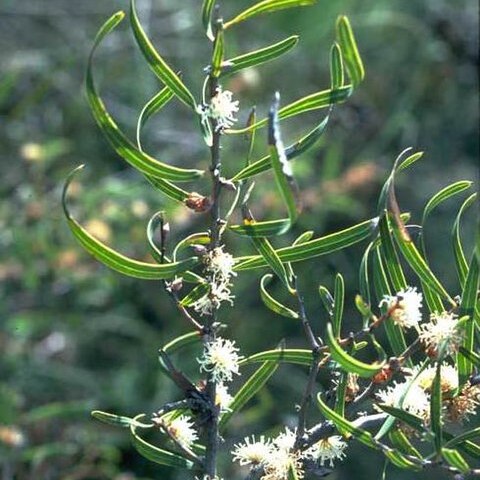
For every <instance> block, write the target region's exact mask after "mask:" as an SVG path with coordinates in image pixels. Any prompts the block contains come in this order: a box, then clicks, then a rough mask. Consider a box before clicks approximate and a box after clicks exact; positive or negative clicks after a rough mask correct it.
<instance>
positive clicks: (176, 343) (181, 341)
mask: <svg viewBox="0 0 480 480" xmlns="http://www.w3.org/2000/svg"><path fill="white" fill-rule="evenodd" d="M201 340H202V336H201V334H200V333H199V332H196V331H195V332H190V333H186V334H185V335H181V336H180V337H177V338H175V339H173V340H172V341H170V342H168V343H166V344H165V345H164V346H163V347H162V350H163V351H164V352H165V353H168V354H169V355H170V354H172V353H174V352H176V351H178V350H181V349H182V348H184V347H186V346H187V345H191V344H193V343H196V342H200V341H201Z"/></svg>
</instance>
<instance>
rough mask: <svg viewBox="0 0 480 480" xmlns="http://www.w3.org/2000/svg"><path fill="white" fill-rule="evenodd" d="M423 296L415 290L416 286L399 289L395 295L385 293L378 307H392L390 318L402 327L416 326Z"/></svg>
mask: <svg viewBox="0 0 480 480" xmlns="http://www.w3.org/2000/svg"><path fill="white" fill-rule="evenodd" d="M422 301H423V296H422V294H421V293H420V292H417V288H416V287H408V288H407V289H404V290H400V291H399V292H398V293H397V294H396V295H393V296H391V295H385V296H384V297H383V300H382V301H381V302H380V305H379V306H380V307H381V306H382V305H384V304H385V305H386V306H387V308H388V309H391V308H394V307H395V308H394V309H393V311H392V312H391V314H390V318H391V319H392V320H393V322H394V323H396V324H397V325H398V326H400V327H402V328H412V327H417V326H418V323H419V322H420V321H421V320H422V313H421V308H422Z"/></svg>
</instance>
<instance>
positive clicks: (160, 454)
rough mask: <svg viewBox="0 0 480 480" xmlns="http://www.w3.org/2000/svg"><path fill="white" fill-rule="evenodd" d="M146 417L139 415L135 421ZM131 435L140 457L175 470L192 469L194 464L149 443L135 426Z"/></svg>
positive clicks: (131, 427) (131, 430)
mask: <svg viewBox="0 0 480 480" xmlns="http://www.w3.org/2000/svg"><path fill="white" fill-rule="evenodd" d="M143 416H144V415H138V416H137V417H135V419H134V420H137V419H138V418H141V417H143ZM130 433H131V435H132V444H133V446H134V447H135V449H136V450H137V452H138V453H140V455H142V456H143V457H145V458H146V459H148V460H150V461H151V462H155V463H159V464H160V465H167V466H169V467H174V468H186V469H191V468H192V467H193V462H191V461H190V460H187V459H186V458H183V457H181V456H180V455H177V454H175V453H172V452H169V451H168V450H164V449H162V448H159V447H155V446H154V445H152V444H150V443H148V442H147V441H145V440H143V438H141V437H140V436H139V435H138V434H137V432H136V428H135V426H134V425H131V426H130Z"/></svg>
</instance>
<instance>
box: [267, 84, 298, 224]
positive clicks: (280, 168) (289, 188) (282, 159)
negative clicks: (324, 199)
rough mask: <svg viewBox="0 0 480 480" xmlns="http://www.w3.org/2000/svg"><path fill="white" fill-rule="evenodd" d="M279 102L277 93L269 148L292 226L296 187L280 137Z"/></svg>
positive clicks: (269, 126) (296, 211) (270, 122)
mask: <svg viewBox="0 0 480 480" xmlns="http://www.w3.org/2000/svg"><path fill="white" fill-rule="evenodd" d="M279 102H280V95H279V94H278V92H277V93H276V95H275V102H274V104H273V105H272V108H271V109H270V114H269V121H268V146H269V150H270V161H271V162H272V168H273V173H274V177H275V182H276V184H277V187H278V189H279V190H280V195H281V197H282V198H283V201H284V202H285V204H286V206H287V211H288V219H289V221H290V225H293V223H295V221H296V220H297V218H298V209H297V202H296V200H295V195H294V192H295V190H296V185H295V181H294V178H293V173H292V171H291V168H290V165H289V164H288V161H287V157H286V155H285V148H284V146H283V141H282V138H281V135H280V126H279V124H278V106H279Z"/></svg>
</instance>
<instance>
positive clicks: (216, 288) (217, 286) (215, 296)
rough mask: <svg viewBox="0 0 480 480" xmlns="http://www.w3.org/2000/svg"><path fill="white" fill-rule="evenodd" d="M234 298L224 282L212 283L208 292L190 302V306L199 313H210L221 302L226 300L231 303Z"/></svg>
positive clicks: (218, 306)
mask: <svg viewBox="0 0 480 480" xmlns="http://www.w3.org/2000/svg"><path fill="white" fill-rule="evenodd" d="M234 298H235V296H234V295H232V292H231V291H230V287H229V285H228V284H226V283H223V282H222V283H212V284H211V285H210V292H209V293H207V295H204V296H203V297H202V298H199V299H198V300H197V301H196V302H194V303H193V304H192V307H193V308H194V310H195V311H196V312H198V313H199V314H200V315H202V316H203V315H211V314H212V313H213V311H214V310H218V309H219V308H220V305H221V303H222V302H228V303H230V305H233V299H234Z"/></svg>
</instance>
